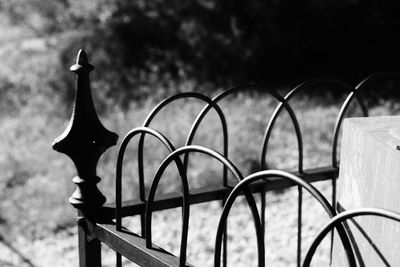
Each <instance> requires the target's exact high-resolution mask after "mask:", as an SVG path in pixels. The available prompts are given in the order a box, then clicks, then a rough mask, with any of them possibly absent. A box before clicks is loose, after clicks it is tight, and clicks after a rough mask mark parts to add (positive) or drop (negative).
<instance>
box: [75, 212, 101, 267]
mask: <svg viewBox="0 0 400 267" xmlns="http://www.w3.org/2000/svg"><path fill="white" fill-rule="evenodd" d="M86 230H87V228H86V221H85V219H84V218H83V217H78V246H79V266H80V267H101V243H100V241H99V240H97V239H93V238H90V236H88V235H87V232H86Z"/></svg>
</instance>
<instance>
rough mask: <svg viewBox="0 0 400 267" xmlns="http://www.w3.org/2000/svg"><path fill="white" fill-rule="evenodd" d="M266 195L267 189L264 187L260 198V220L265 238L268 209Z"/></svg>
mask: <svg viewBox="0 0 400 267" xmlns="http://www.w3.org/2000/svg"><path fill="white" fill-rule="evenodd" d="M265 194H266V191H265V188H264V187H263V188H262V189H261V192H260V196H261V218H260V219H261V227H262V229H263V235H264V238H265V208H266V199H265Z"/></svg>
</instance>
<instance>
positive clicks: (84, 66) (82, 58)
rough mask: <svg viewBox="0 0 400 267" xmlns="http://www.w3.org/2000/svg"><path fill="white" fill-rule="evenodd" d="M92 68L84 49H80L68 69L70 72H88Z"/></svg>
mask: <svg viewBox="0 0 400 267" xmlns="http://www.w3.org/2000/svg"><path fill="white" fill-rule="evenodd" d="M93 69H94V67H93V66H92V65H91V64H90V63H89V60H88V58H87V55H86V52H85V50H83V49H80V50H79V52H78V56H77V57H76V63H75V64H74V65H72V66H71V68H70V70H71V71H72V72H79V71H86V72H90V71H92V70H93Z"/></svg>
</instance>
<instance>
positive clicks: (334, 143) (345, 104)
mask: <svg viewBox="0 0 400 267" xmlns="http://www.w3.org/2000/svg"><path fill="white" fill-rule="evenodd" d="M354 98H356V100H357V102H358V103H359V105H360V107H361V111H362V113H363V116H364V117H368V110H367V107H366V106H365V104H364V102H362V100H361V98H360V96H359V95H358V92H357V91H356V90H353V91H352V92H350V93H349V94H348V95H347V97H346V99H345V100H344V102H343V104H342V107H341V108H340V111H339V113H338V117H337V119H336V123H335V129H334V131H333V139H332V166H333V167H338V166H339V165H338V162H337V144H338V139H339V132H340V129H341V126H342V122H343V119H344V116H345V115H346V112H347V110H348V109H349V107H350V104H351V102H352V101H353V99H354Z"/></svg>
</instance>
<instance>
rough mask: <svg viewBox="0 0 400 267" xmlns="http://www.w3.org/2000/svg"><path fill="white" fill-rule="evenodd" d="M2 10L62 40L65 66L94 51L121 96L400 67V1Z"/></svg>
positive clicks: (103, 79) (5, 4)
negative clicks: (160, 85) (149, 88)
mask: <svg viewBox="0 0 400 267" xmlns="http://www.w3.org/2000/svg"><path fill="white" fill-rule="evenodd" d="M0 3H1V6H0V7H1V9H2V11H3V13H5V14H7V15H8V17H10V20H11V21H13V22H15V23H20V24H21V23H22V24H24V25H28V26H29V27H31V28H32V29H34V30H35V31H36V32H37V33H39V34H41V35H47V36H48V35H51V36H53V37H55V38H56V39H57V41H58V42H57V51H58V52H59V56H60V59H61V62H62V64H63V65H64V66H65V65H69V64H70V63H71V58H73V57H74V55H75V53H76V51H77V49H78V48H81V47H84V48H86V49H87V50H88V51H89V54H91V55H92V59H93V60H92V61H93V63H94V64H95V66H96V67H97V68H98V69H100V70H101V71H100V73H101V74H99V75H98V76H97V77H96V78H97V79H96V80H97V81H98V83H99V86H101V87H102V88H103V89H102V90H105V91H106V95H108V96H113V97H114V98H121V99H129V97H137V96H146V95H148V94H150V93H151V94H152V93H154V92H142V91H140V90H138V89H137V88H141V86H139V85H143V84H144V83H146V84H151V83H152V82H164V83H165V84H168V83H170V81H171V80H175V81H176V80H179V79H180V80H182V79H188V78H190V79H192V80H195V81H199V82H200V83H201V84H204V83H205V82H212V83H215V82H217V83H218V84H220V85H221V84H227V83H232V82H234V83H238V82H250V81H256V82H266V83H272V84H285V85H286V84H288V83H292V82H293V81H299V80H305V79H308V78H312V77H318V76H321V75H329V76H334V77H339V78H344V79H346V80H349V81H358V80H360V79H361V78H363V77H365V76H366V75H367V74H370V73H371V72H375V71H377V70H381V69H393V68H398V62H400V53H399V49H398V47H399V45H400V33H399V32H398V29H399V26H400V17H399V16H398V15H397V14H399V12H400V3H399V2H398V1H379V0H373V1H353V0H341V1H312V0H308V1H288V0H277V1H261V0H255V1H238V0H234V1H232V0H229V1H228V0H223V1H217V0H197V1H184V2H182V1H177V0H171V1H160V0H147V1H126V0H112V1H105V0H96V1H76V0H40V1H39V0H24V1H22V0H2V1H0ZM60 76H61V77H59V79H57V80H58V81H62V82H58V83H56V87H59V88H62V89H65V86H66V84H70V82H71V80H69V79H68V78H66V77H63V76H62V75H60ZM169 86H170V87H173V86H174V85H173V84H169ZM66 87H68V86H66ZM135 89H136V90H135ZM63 91H68V90H63ZM127 97H128V98H127Z"/></svg>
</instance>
